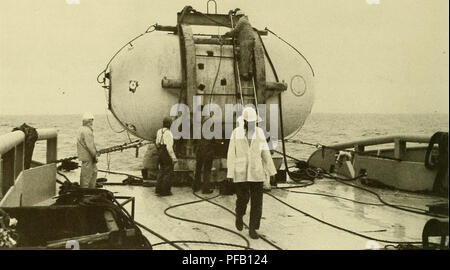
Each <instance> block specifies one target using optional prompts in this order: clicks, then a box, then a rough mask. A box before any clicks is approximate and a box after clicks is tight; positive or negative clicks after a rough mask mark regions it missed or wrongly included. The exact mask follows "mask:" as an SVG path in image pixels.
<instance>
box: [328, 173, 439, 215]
mask: <svg viewBox="0 0 450 270" xmlns="http://www.w3.org/2000/svg"><path fill="white" fill-rule="evenodd" d="M330 178H331V179H333V180H335V181H337V182H339V183H341V184H344V185H347V186H351V187H354V188H358V189H361V190H364V191H366V192H368V193H371V194H373V195H375V197H377V199H378V200H379V201H380V202H381V203H383V204H384V205H386V206H389V207H392V208H395V209H398V210H402V211H406V212H410V213H414V214H419V215H424V216H429V217H438V218H446V217H447V216H442V215H438V214H432V213H429V212H427V211H426V210H422V209H420V210H422V211H420V210H414V209H418V208H412V207H409V206H403V205H395V204H391V203H389V202H386V201H385V200H383V198H382V197H381V196H380V195H379V194H378V193H376V192H375V191H372V190H370V189H367V188H364V187H361V186H357V185H353V184H350V183H347V182H346V181H343V180H342V179H339V178H337V177H330Z"/></svg>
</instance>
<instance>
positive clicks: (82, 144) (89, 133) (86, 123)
mask: <svg viewBox="0 0 450 270" xmlns="http://www.w3.org/2000/svg"><path fill="white" fill-rule="evenodd" d="M93 125H94V116H93V115H92V114H91V113H85V114H84V115H83V125H82V126H81V127H80V129H79V130H78V136H77V152H78V160H80V161H81V174H80V186H81V187H82V188H95V187H96V184H97V165H96V163H97V156H99V155H100V154H99V153H98V152H97V148H96V147H95V143H94V130H93Z"/></svg>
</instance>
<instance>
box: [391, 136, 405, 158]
mask: <svg viewBox="0 0 450 270" xmlns="http://www.w3.org/2000/svg"><path fill="white" fill-rule="evenodd" d="M394 144H395V146H394V147H395V149H394V157H395V158H398V159H402V158H403V157H404V156H405V153H406V141H403V140H400V139H395V140H394Z"/></svg>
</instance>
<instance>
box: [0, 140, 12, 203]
mask: <svg viewBox="0 0 450 270" xmlns="http://www.w3.org/2000/svg"><path fill="white" fill-rule="evenodd" d="M2 159H3V161H2V174H3V176H2V186H1V193H2V195H5V194H6V192H7V191H8V189H9V188H10V187H11V186H13V185H14V173H15V171H14V160H15V148H13V149H11V150H9V151H8V152H6V153H4V154H3V155H2Z"/></svg>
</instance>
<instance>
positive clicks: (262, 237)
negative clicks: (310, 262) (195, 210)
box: [194, 192, 283, 250]
mask: <svg viewBox="0 0 450 270" xmlns="http://www.w3.org/2000/svg"><path fill="white" fill-rule="evenodd" d="M194 195H195V196H196V197H198V198H200V199H203V200H205V201H207V202H209V203H211V204H213V205H216V206H218V207H220V208H222V209H224V210H225V211H227V212H229V213H231V214H232V215H233V216H236V213H235V212H233V211H232V210H230V209H228V208H226V207H225V206H223V205H221V204H219V203H216V202H212V201H210V200H211V199H213V198H211V199H207V198H204V197H201V196H200V195H198V194H196V193H195V192H194ZM244 225H245V227H247V228H248V225H247V224H245V223H244ZM259 238H261V239H262V240H263V241H264V242H266V243H268V244H269V245H271V246H272V247H274V248H276V249H278V250H283V249H282V248H281V247H279V246H277V245H276V244H274V243H272V242H271V241H269V240H267V239H266V238H265V237H264V236H262V235H259Z"/></svg>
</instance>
